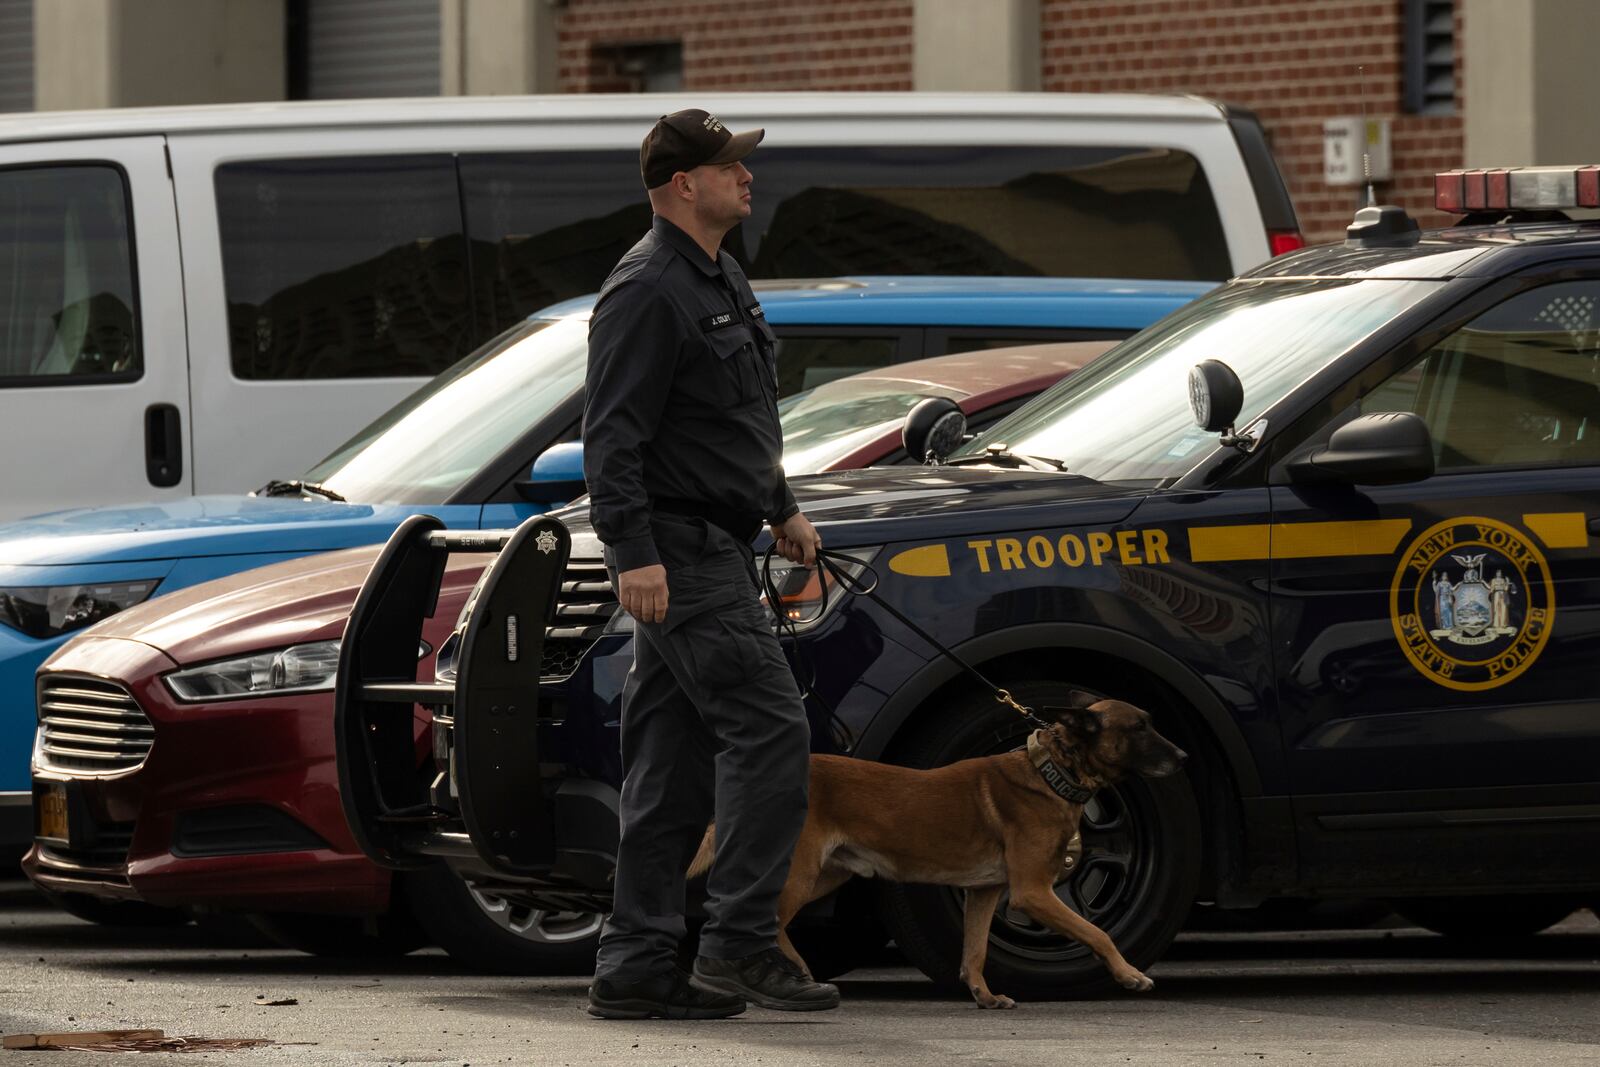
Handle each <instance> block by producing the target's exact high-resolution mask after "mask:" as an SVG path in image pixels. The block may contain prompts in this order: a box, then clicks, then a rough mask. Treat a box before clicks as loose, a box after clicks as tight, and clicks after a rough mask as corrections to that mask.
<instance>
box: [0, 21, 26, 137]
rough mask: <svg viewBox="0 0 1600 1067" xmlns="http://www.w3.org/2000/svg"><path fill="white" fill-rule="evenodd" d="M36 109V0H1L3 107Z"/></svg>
mask: <svg viewBox="0 0 1600 1067" xmlns="http://www.w3.org/2000/svg"><path fill="white" fill-rule="evenodd" d="M32 110H33V0H0V111H32Z"/></svg>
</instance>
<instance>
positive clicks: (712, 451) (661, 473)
mask: <svg viewBox="0 0 1600 1067" xmlns="http://www.w3.org/2000/svg"><path fill="white" fill-rule="evenodd" d="M776 356H777V345H776V338H775V337H774V336H773V333H772V329H771V327H769V326H768V325H767V322H766V319H765V317H764V316H763V313H762V310H761V305H760V303H758V302H757V300H756V297H755V294H754V293H753V292H751V291H750V283H749V282H748V281H747V280H746V279H745V276H744V271H743V270H741V269H740V268H739V264H738V263H736V262H735V261H734V259H733V257H732V256H730V255H728V254H727V253H726V252H719V254H718V256H717V261H716V262H715V263H713V262H712V261H711V259H710V258H709V257H708V256H707V255H706V254H705V251H704V250H703V249H701V247H700V246H699V245H698V244H696V243H695V241H694V239H693V238H692V237H690V236H689V235H688V234H686V233H684V232H683V231H682V230H680V229H679V228H678V227H676V226H674V225H673V224H672V223H670V222H668V221H667V220H666V219H663V218H661V217H660V216H656V218H655V220H654V221H653V222H652V223H651V225H650V232H649V233H647V234H646V235H645V236H644V238H643V239H641V240H640V241H639V243H638V244H636V245H634V246H633V248H632V249H631V250H630V251H629V252H628V254H627V255H625V256H623V257H622V260H621V262H619V263H618V264H617V266H616V269H614V270H613V271H612V272H611V276H610V277H608V278H607V279H606V282H605V285H604V286H602V287H601V289H600V298H599V300H598V301H597V302H596V304H595V307H594V314H593V316H592V317H591V318H590V320H589V369H588V378H587V379H586V381H585V384H584V411H583V474H584V477H585V479H587V481H588V483H589V517H590V521H591V522H592V523H593V524H594V529H595V532H596V533H597V534H599V536H600V540H601V541H603V542H604V543H605V544H606V545H607V546H609V547H610V549H611V552H612V557H613V560H614V562H615V564H616V568H617V570H619V571H626V570H633V569H634V568H636V567H645V566H649V565H650V564H653V563H656V562H658V557H657V554H656V547H655V543H654V541H653V540H652V539H651V535H650V514H651V509H652V506H653V502H654V503H660V502H663V501H666V502H672V505H673V506H675V507H677V508H680V509H681V508H682V506H683V504H684V502H693V503H699V504H703V505H704V506H705V507H706V508H708V509H713V510H716V511H718V512H722V513H725V514H727V515H732V516H735V517H737V518H738V519H740V520H742V521H747V522H749V523H750V525H751V527H752V528H754V527H756V526H758V525H759V524H760V523H761V522H762V521H763V520H766V521H777V520H781V519H786V518H788V517H789V516H790V515H793V514H794V513H795V512H796V511H797V510H799V509H798V508H797V507H796V506H795V502H794V494H792V493H791V492H789V485H788V483H787V482H786V481H785V480H784V477H783V466H782V460H783V435H782V431H781V429H780V428H779V425H778V405H777V399H778V387H777V380H778V379H777V359H776ZM662 507H663V510H672V507H669V506H667V505H665V504H663V506H662Z"/></svg>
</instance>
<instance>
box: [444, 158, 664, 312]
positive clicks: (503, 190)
mask: <svg viewBox="0 0 1600 1067" xmlns="http://www.w3.org/2000/svg"><path fill="white" fill-rule="evenodd" d="M461 190H462V200H463V202H464V203H465V204H466V212H467V235H468V236H469V237H471V238H472V274H473V289H474V291H475V293H476V295H477V305H478V311H477V314H478V326H479V330H480V331H481V332H480V336H482V337H484V338H485V339H487V338H489V337H493V336H494V335H495V334H497V333H499V332H500V331H501V330H503V329H505V328H506V327H508V326H510V325H512V324H513V323H516V322H520V321H521V320H522V319H524V318H526V317H527V316H528V315H529V313H531V312H534V311H538V310H539V309H540V308H544V307H548V306H549V305H551V304H554V303H556V302H557V301H559V300H567V299H569V298H571V297H574V296H583V295H584V294H586V293H592V292H595V291H597V290H598V289H599V288H600V285H601V283H602V282H604V281H605V280H606V275H608V274H610V273H611V268H612V267H615V266H616V265H617V260H619V259H621V258H622V257H623V254H624V253H626V252H627V251H628V249H630V248H632V247H633V246H634V245H635V244H637V243H638V242H639V238H641V237H643V236H644V235H645V233H647V232H648V231H649V229H650V202H649V201H648V200H646V199H645V190H644V185H643V183H641V182H640V180H639V159H638V154H637V153H633V152H539V153H534V152H518V153H505V154H494V155H464V156H462V157H461Z"/></svg>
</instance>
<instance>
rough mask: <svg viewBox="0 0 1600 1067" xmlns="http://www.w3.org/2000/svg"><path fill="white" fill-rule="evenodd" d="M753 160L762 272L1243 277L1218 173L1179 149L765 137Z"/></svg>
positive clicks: (747, 236) (753, 271)
mask: <svg viewBox="0 0 1600 1067" xmlns="http://www.w3.org/2000/svg"><path fill="white" fill-rule="evenodd" d="M749 162H750V169H751V171H752V172H753V173H754V175H755V181H754V183H753V185H752V197H751V215H750V217H749V218H748V219H746V220H745V221H744V223H743V224H742V225H741V226H740V228H739V231H738V233H737V234H736V235H734V237H735V240H736V241H737V242H738V243H739V244H740V245H741V246H742V247H741V248H740V252H741V253H742V254H743V256H744V257H745V260H746V262H748V263H749V265H750V276H751V277H754V278H820V277H829V276H833V275H848V274H987V275H994V274H1001V275H1041V274H1042V275H1056V276H1061V277H1091V278H1164V279H1181V280H1192V279H1214V280H1221V279H1224V278H1227V277H1229V276H1231V275H1232V274H1233V270H1232V265H1231V263H1230V261H1229V259H1228V248H1227V241H1226V239H1225V238H1224V236H1223V232H1222V220H1221V219H1220V217H1219V216H1218V214H1217V205H1216V198H1215V196H1214V195H1213V194H1212V191H1211V186H1210V183H1209V182H1208V180H1207V178H1206V174H1205V170H1204V169H1203V168H1202V167H1201V166H1200V163H1199V161H1198V160H1196V159H1195V158H1194V157H1193V156H1191V155H1189V154H1188V153H1186V152H1182V151H1178V150H1176V149H1170V148H1160V147H1145V148H1138V147H1106V146H1085V145H1030V146H1021V145H900V146H885V147H877V148H871V147H864V146H854V145H853V146H849V147H831V148H830V147H820V146H819V147H805V148H785V147H780V146H766V145H763V146H762V148H761V150H760V151H759V152H758V153H756V154H755V155H754V156H752V157H751V158H750V161H749ZM736 254H739V253H736Z"/></svg>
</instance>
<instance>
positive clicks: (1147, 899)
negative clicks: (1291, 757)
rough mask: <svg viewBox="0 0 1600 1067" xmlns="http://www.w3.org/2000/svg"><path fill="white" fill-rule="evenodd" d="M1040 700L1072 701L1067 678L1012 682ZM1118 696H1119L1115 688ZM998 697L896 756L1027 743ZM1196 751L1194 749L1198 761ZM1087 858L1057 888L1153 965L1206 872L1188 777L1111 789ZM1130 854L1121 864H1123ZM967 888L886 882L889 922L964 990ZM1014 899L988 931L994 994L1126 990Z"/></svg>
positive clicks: (967, 702) (930, 760)
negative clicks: (1016, 908) (1016, 909)
mask: <svg viewBox="0 0 1600 1067" xmlns="http://www.w3.org/2000/svg"><path fill="white" fill-rule="evenodd" d="M1008 688H1009V689H1010V690H1011V693H1012V695H1013V696H1015V697H1016V698H1017V699H1018V700H1019V701H1020V702H1021V703H1023V704H1025V705H1028V706H1030V707H1035V708H1043V707H1049V706H1052V705H1057V706H1060V705H1064V704H1065V703H1066V695H1067V693H1068V691H1069V690H1071V689H1075V688H1078V689H1082V688H1087V687H1084V686H1073V685H1069V684H1067V683H1063V682H1053V681H1028V682H1020V683H1014V684H1012V685H1010V686H1009V687H1008ZM1109 695H1114V694H1109ZM1030 729H1031V728H1030V727H1029V726H1028V724H1027V722H1026V721H1025V720H1023V719H1022V718H1021V717H1020V716H1018V715H1017V713H1016V712H1014V711H1012V710H1011V709H1009V708H1007V707H1005V706H1003V705H1000V704H998V703H996V702H995V700H994V699H993V697H992V696H990V695H988V694H983V693H976V692H969V693H968V694H966V695H964V696H961V697H957V698H954V699H952V701H951V702H950V706H949V708H948V710H947V711H944V712H942V713H941V714H939V715H938V716H937V717H936V718H931V719H929V720H928V721H927V722H926V723H924V724H922V725H920V726H918V727H916V730H917V732H916V733H915V734H914V735H912V736H911V737H910V739H909V743H908V744H906V745H905V746H904V747H901V748H899V749H897V750H896V752H895V754H894V755H895V757H896V762H899V763H904V764H906V765H908V766H913V767H937V766H942V765H944V764H947V763H953V762H955V761H957V760H961V759H968V758H971V757H975V756H987V755H993V754H995V753H999V752H1005V751H1008V750H1010V749H1014V748H1017V747H1019V746H1021V745H1022V744H1023V742H1024V741H1025V740H1026V737H1027V734H1028V733H1029V731H1030ZM1191 758H1193V757H1191ZM1080 830H1081V832H1082V834H1083V843H1084V855H1083V859H1082V860H1081V862H1080V863H1079V865H1078V868H1077V870H1076V871H1075V872H1074V874H1073V876H1072V878H1071V879H1070V880H1064V881H1063V883H1058V886H1057V892H1058V894H1061V895H1062V899H1063V900H1065V901H1066V902H1067V904H1068V906H1069V907H1072V908H1073V910H1075V911H1077V912H1078V913H1079V914H1086V915H1087V917H1088V918H1089V919H1090V920H1091V921H1092V922H1094V923H1095V925H1097V926H1099V927H1100V928H1101V929H1103V930H1104V931H1105V932H1106V933H1107V934H1108V935H1110V937H1111V940H1112V941H1113V942H1114V943H1115V944H1116V946H1117V948H1118V950H1119V951H1121V953H1122V954H1123V956H1124V957H1125V958H1126V959H1127V961H1128V962H1129V963H1131V964H1132V965H1133V966H1135V967H1137V968H1139V969H1140V970H1143V969H1144V968H1146V967H1148V966H1150V965H1151V964H1152V963H1154V962H1155V961H1156V960H1157V959H1158V958H1160V956H1161V954H1162V953H1163V952H1164V951H1166V949H1167V946H1168V945H1170V944H1171V943H1172V939H1173V938H1174V937H1176V936H1177V934H1178V931H1179V930H1180V929H1181V928H1182V926H1183V922H1184V919H1185V918H1186V917H1187V915H1188V914H1189V908H1190V905H1191V904H1192V903H1193V901H1194V894H1195V886H1196V883H1197V881H1198V879H1199V873H1200V862H1201V853H1200V820H1199V816H1198V814H1197V812H1196V804H1195V798H1194V791H1193V789H1192V788H1191V786H1190V784H1189V779H1188V777H1187V776H1186V775H1185V774H1183V772H1181V771H1180V772H1179V773H1177V774H1175V775H1172V776H1170V777H1167V778H1131V779H1128V780H1127V781H1124V782H1122V783H1120V784H1118V785H1116V786H1114V787H1111V788H1108V789H1103V790H1101V791H1100V792H1099V793H1098V794H1096V795H1095V796H1094V797H1093V798H1092V799H1091V800H1090V801H1089V803H1088V804H1087V805H1085V807H1084V818H1083V822H1082V824H1081V827H1080ZM1119 857H1120V859H1121V861H1122V867H1121V869H1120V870H1119V867H1118V864H1117V863H1116V862H1113V861H1114V860H1117V859H1118V858H1119ZM962 902H963V896H962V891H961V890H958V889H950V888H947V887H944V886H924V885H885V886H884V887H883V892H882V903H883V908H884V920H885V923H886V925H887V926H888V928H889V932H890V934H892V935H893V937H894V939H895V941H896V943H897V944H898V945H899V946H900V948H901V950H902V951H903V952H905V954H906V958H907V959H909V960H910V961H911V962H912V963H913V964H914V965H916V966H917V967H918V968H920V969H921V970H922V971H923V973H924V974H926V975H928V977H930V978H932V979H933V980H934V981H936V982H939V983H941V984H947V985H952V986H957V987H959V979H958V973H959V970H960V965H961V926H962V917H961V909H962ZM1005 905H1006V900H1005V899H1002V901H1001V910H999V911H997V912H996V915H995V920H994V925H993V927H992V928H991V932H990V935H989V954H988V959H987V961H986V963H985V966H984V976H985V978H986V980H987V981H988V984H989V986H990V988H991V989H993V990H994V991H995V992H996V993H1000V994H1006V995H1010V996H1020V997H1025V998H1028V999H1049V998H1065V997H1084V996H1092V995H1097V994H1100V993H1104V992H1107V991H1110V990H1113V989H1116V988H1118V987H1117V986H1116V984H1115V983H1114V982H1113V981H1112V979H1111V976H1110V974H1109V973H1108V972H1107V971H1106V969H1105V967H1104V965H1102V964H1101V963H1100V961H1099V960H1098V959H1096V958H1095V957H1094V955H1093V954H1092V953H1091V952H1090V951H1089V950H1088V949H1087V948H1085V947H1084V946H1082V945H1080V944H1078V943H1077V942H1075V941H1072V940H1070V939H1068V938H1065V937H1063V936H1061V935H1058V934H1055V933H1053V932H1050V931H1047V930H1045V929H1044V928H1043V927H1041V926H1039V925H1037V924H1035V923H1034V922H1033V920H1031V919H1029V918H1027V917H1026V916H1024V915H1022V914H1020V913H1010V914H1008V913H1007V911H1006V910H1005Z"/></svg>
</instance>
